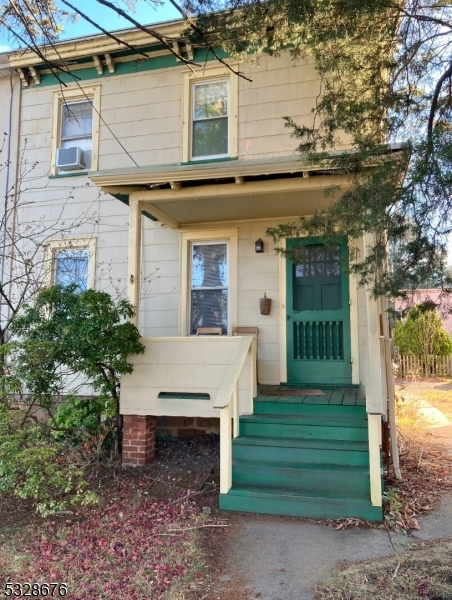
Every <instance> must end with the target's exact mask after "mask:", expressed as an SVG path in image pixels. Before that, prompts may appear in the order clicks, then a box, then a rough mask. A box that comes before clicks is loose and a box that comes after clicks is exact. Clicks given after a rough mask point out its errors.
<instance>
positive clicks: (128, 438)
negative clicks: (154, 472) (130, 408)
mask: <svg viewBox="0 0 452 600" xmlns="http://www.w3.org/2000/svg"><path fill="white" fill-rule="evenodd" d="M155 423H156V417H153V416H150V415H146V416H138V415H124V416H123V430H122V431H123V438H122V463H123V464H124V465H133V466H139V465H147V464H148V463H150V462H151V461H152V460H153V459H154V456H155Z"/></svg>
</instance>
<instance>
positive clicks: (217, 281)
mask: <svg viewBox="0 0 452 600" xmlns="http://www.w3.org/2000/svg"><path fill="white" fill-rule="evenodd" d="M192 248H193V258H192V265H193V266H192V287H194V288H196V287H226V286H227V285H228V273H227V245H226V244H193V247H192Z"/></svg>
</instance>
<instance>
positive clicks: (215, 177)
mask: <svg viewBox="0 0 452 600" xmlns="http://www.w3.org/2000/svg"><path fill="white" fill-rule="evenodd" d="M398 150H399V146H397V145H394V146H393V147H390V150H389V151H390V153H393V152H396V151H398ZM342 152H344V151H342ZM334 154H337V152H331V155H334ZM89 176H90V179H91V180H92V181H93V182H94V183H95V184H96V185H97V186H99V187H100V188H101V189H102V190H103V191H104V192H106V193H109V194H112V195H114V196H117V197H128V198H129V201H137V202H139V204H140V206H141V210H142V211H144V212H145V213H147V214H148V215H152V217H153V218H155V219H157V220H158V221H161V222H162V223H164V224H166V225H168V226H170V227H173V228H178V227H181V226H184V225H193V224H198V223H215V222H225V221H237V220H251V219H276V218H287V217H295V216H298V215H309V214H312V213H314V212H315V211H316V210H318V209H321V208H325V207H326V206H327V205H328V204H329V203H331V202H332V201H334V199H335V198H337V197H338V196H339V195H340V194H342V193H344V191H346V190H347V189H348V187H349V185H350V178H349V176H348V175H343V174H341V173H340V172H338V171H337V170H335V169H334V167H333V166H332V165H328V161H324V162H323V163H322V165H313V164H310V163H308V162H307V161H306V159H305V158H304V157H303V156H301V155H299V156H285V157H277V158H265V159H238V160H227V161H218V162H215V161H209V162H207V163H203V162H200V163H190V164H170V165H156V166H150V167H137V168H127V169H114V170H105V171H97V172H92V173H90V174H89ZM333 186H334V187H336V188H337V190H336V192H335V194H329V195H328V197H327V196H325V194H324V191H325V190H326V189H327V188H331V187H333Z"/></svg>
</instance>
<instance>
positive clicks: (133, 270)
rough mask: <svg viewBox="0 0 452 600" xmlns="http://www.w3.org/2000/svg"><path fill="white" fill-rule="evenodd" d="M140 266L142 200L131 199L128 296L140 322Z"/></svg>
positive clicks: (136, 318)
mask: <svg viewBox="0 0 452 600" xmlns="http://www.w3.org/2000/svg"><path fill="white" fill-rule="evenodd" d="M140 267H141V202H140V201H139V200H133V199H132V198H130V199H129V252H128V265H127V297H128V299H129V300H130V302H131V303H132V304H133V306H134V308H135V317H134V318H133V319H132V323H133V324H134V325H135V327H138V324H139V322H140V314H139V311H140V270H141V269H140Z"/></svg>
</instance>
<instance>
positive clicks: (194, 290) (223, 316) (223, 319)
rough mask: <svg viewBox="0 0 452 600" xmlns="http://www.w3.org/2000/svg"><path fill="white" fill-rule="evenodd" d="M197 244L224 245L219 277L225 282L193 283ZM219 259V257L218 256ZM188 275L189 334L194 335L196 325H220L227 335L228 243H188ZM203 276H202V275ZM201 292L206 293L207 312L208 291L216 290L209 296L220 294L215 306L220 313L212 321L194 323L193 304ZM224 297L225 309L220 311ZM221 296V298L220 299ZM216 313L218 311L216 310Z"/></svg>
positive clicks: (218, 241) (206, 305)
mask: <svg viewBox="0 0 452 600" xmlns="http://www.w3.org/2000/svg"><path fill="white" fill-rule="evenodd" d="M199 246H224V247H225V254H224V255H223V256H224V259H225V273H223V274H221V273H219V277H223V278H224V279H225V282H226V284H224V283H223V282H222V285H209V286H207V285H195V282H194V249H195V247H199ZM220 260H221V258H220ZM189 277H190V281H189V315H190V317H189V327H190V330H189V332H190V334H191V335H196V330H195V329H196V328H197V326H199V327H222V329H223V333H224V334H226V335H227V333H228V329H229V309H230V303H229V243H228V242H227V241H226V240H215V241H211V242H204V241H196V242H191V243H190V272H189ZM203 278H204V276H203ZM202 292H207V294H206V304H205V310H206V311H207V312H208V310H209V308H211V307H212V305H211V304H209V299H208V298H209V293H208V292H214V293H215V292H216V294H211V295H210V296H211V297H213V298H214V297H215V296H216V295H217V294H218V293H220V296H218V299H219V304H218V306H217V308H218V309H219V310H220V314H219V317H220V318H219V319H217V320H215V321H213V320H210V321H207V322H204V321H203V322H202V324H199V323H198V325H196V324H195V323H194V322H193V317H194V304H195V301H196V296H198V295H200V293H202ZM224 297H225V301H226V310H225V312H222V313H221V306H220V304H221V301H222V299H223V298H224ZM220 298H221V299H220ZM217 314H218V311H217Z"/></svg>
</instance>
